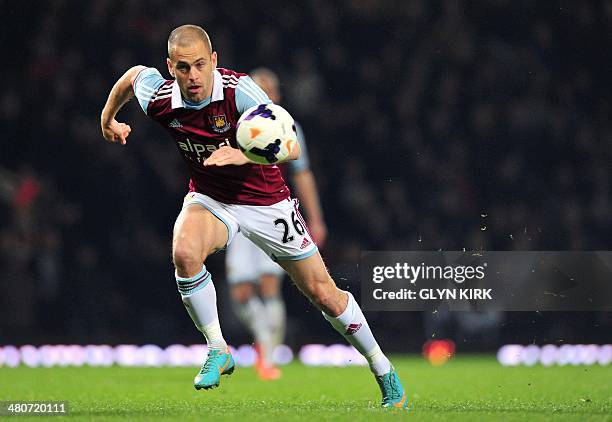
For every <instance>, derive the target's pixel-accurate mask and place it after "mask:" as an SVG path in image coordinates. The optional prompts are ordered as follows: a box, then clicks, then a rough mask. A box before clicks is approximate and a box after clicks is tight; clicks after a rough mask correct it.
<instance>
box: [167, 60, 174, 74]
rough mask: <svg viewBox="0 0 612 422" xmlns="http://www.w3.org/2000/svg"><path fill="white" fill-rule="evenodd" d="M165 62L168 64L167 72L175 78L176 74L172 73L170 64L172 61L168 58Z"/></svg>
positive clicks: (172, 69) (172, 68) (172, 67)
mask: <svg viewBox="0 0 612 422" xmlns="http://www.w3.org/2000/svg"><path fill="white" fill-rule="evenodd" d="M166 64H167V65H168V73H170V76H172V77H173V78H176V76H175V75H174V66H172V62H171V61H170V59H166Z"/></svg>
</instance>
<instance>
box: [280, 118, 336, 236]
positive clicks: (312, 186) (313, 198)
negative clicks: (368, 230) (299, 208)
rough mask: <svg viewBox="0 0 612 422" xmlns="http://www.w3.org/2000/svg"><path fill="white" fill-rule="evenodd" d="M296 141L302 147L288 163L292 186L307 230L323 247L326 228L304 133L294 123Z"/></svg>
mask: <svg viewBox="0 0 612 422" xmlns="http://www.w3.org/2000/svg"><path fill="white" fill-rule="evenodd" d="M295 126H296V129H297V139H298V141H299V144H300V145H303V151H302V154H301V156H300V157H299V159H297V160H296V161H292V162H291V163H289V166H290V168H291V170H292V179H293V184H294V186H295V189H296V193H297V197H298V198H300V201H301V204H302V205H303V206H304V208H305V209H306V216H307V217H308V228H309V229H310V233H311V234H312V237H313V238H314V240H315V242H317V244H318V245H319V246H323V244H324V243H325V239H326V238H327V226H326V225H325V220H324V218H323V211H322V209H321V201H320V200H319V191H318V189H317V183H316V181H315V178H314V174H313V173H312V171H311V170H310V160H309V158H308V151H307V148H306V142H305V140H304V132H303V131H302V127H301V126H300V125H299V124H298V123H296V124H295Z"/></svg>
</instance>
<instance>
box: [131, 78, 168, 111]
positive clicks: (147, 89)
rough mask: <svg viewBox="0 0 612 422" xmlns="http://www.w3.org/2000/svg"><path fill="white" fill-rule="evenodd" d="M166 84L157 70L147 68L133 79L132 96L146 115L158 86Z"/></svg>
mask: <svg viewBox="0 0 612 422" xmlns="http://www.w3.org/2000/svg"><path fill="white" fill-rule="evenodd" d="M164 82H166V80H165V79H164V77H163V76H162V75H161V73H159V70H157V69H155V68H153V67H148V68H146V69H143V70H141V71H140V73H139V74H138V76H136V79H134V95H136V99H137V100H138V104H140V108H142V111H144V112H145V114H147V107H148V106H149V102H151V99H152V98H153V95H155V93H156V92H157V90H158V89H159V87H160V86H162V85H163V84H164Z"/></svg>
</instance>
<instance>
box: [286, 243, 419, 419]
mask: <svg viewBox="0 0 612 422" xmlns="http://www.w3.org/2000/svg"><path fill="white" fill-rule="evenodd" d="M279 264H280V265H281V266H282V267H283V268H284V269H285V271H287V273H288V274H289V275H290V276H291V279H292V280H293V281H294V282H295V284H296V286H297V287H298V288H299V289H300V290H301V291H302V292H303V293H304V294H305V295H306V297H308V299H310V301H311V302H312V303H313V304H314V305H315V306H316V307H317V308H318V309H320V310H321V311H322V312H323V316H324V318H325V319H326V320H327V321H329V323H330V324H331V325H332V327H334V328H335V329H336V331H338V332H339V333H340V334H341V335H342V336H343V337H344V338H345V339H346V340H347V341H348V342H349V343H350V344H352V345H353V347H355V349H357V350H358V351H359V353H361V354H362V355H363V356H364V357H365V358H366V360H367V361H368V364H369V366H370V370H371V371H372V373H373V374H374V376H375V377H376V381H377V382H378V384H379V387H380V389H381V393H382V396H383V400H382V404H383V406H385V407H399V408H405V407H406V406H407V404H408V403H407V401H408V400H407V398H406V394H405V392H404V389H403V387H402V385H401V383H400V381H399V377H398V376H397V373H396V372H395V370H394V369H393V366H392V365H391V363H390V362H389V359H388V358H387V357H386V356H385V354H384V353H383V352H382V350H381V349H380V346H379V345H378V343H377V342H376V339H375V338H374V335H373V334H372V330H371V329H370V326H369V324H368V322H367V320H366V318H365V316H364V315H363V312H362V311H361V308H360V306H359V304H358V303H357V301H356V300H355V298H354V297H353V295H352V294H351V293H350V292H347V291H343V290H340V289H338V287H336V284H335V283H334V281H333V280H332V278H331V276H330V275H329V273H328V272H327V269H326V268H325V265H324V263H323V260H322V259H321V255H320V254H319V253H318V252H316V253H315V254H314V255H312V256H310V257H308V258H305V259H300V260H282V261H279Z"/></svg>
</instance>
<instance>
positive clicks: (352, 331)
mask: <svg viewBox="0 0 612 422" xmlns="http://www.w3.org/2000/svg"><path fill="white" fill-rule="evenodd" d="M361 325H362V324H361V322H360V323H359V324H349V326H348V327H346V335H347V336H352V335H353V334H355V333H356V332H357V331H359V329H360V328H361Z"/></svg>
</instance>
